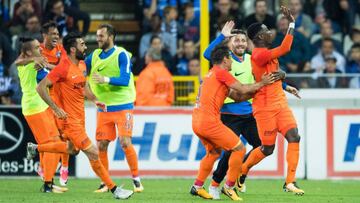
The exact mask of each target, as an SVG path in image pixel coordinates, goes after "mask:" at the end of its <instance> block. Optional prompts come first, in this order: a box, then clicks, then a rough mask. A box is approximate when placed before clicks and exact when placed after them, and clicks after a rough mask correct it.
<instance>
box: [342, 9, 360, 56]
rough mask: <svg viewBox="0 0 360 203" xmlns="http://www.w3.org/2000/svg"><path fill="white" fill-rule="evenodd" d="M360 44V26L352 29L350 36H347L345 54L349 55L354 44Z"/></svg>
mask: <svg viewBox="0 0 360 203" xmlns="http://www.w3.org/2000/svg"><path fill="white" fill-rule="evenodd" d="M359 6H360V5H359ZM356 43H359V44H360V26H359V25H355V26H353V27H352V29H351V32H350V34H349V35H346V36H345V38H344V54H345V55H347V54H349V50H350V48H351V47H352V45H353V44H356Z"/></svg>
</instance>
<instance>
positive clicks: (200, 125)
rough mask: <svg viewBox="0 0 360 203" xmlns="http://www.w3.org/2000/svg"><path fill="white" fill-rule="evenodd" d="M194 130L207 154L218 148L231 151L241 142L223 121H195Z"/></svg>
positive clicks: (193, 123)
mask: <svg viewBox="0 0 360 203" xmlns="http://www.w3.org/2000/svg"><path fill="white" fill-rule="evenodd" d="M192 128H193V131H194V132H195V134H196V135H197V136H198V137H199V139H200V141H201V142H202V144H203V145H204V147H205V149H206V151H207V152H209V151H211V150H213V149H218V148H221V149H224V150H226V151H229V150H232V149H234V148H235V147H236V146H237V145H238V144H239V143H240V142H241V141H240V139H239V137H238V136H236V135H235V133H234V132H233V131H232V130H230V128H228V127H226V126H225V125H224V124H223V123H222V122H221V121H217V122H198V121H194V120H193V122H192Z"/></svg>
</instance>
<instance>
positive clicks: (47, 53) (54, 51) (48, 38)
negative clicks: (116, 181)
mask: <svg viewBox="0 0 360 203" xmlns="http://www.w3.org/2000/svg"><path fill="white" fill-rule="evenodd" d="M41 33H42V36H43V38H44V42H43V43H42V44H41V45H40V47H41V55H42V57H39V56H32V57H27V58H23V57H19V59H18V60H16V64H17V65H26V64H28V63H30V62H32V61H35V62H36V64H37V66H39V68H44V70H52V69H53V68H54V67H55V66H56V65H57V64H59V62H60V59H61V57H62V56H65V55H66V52H65V50H64V48H63V46H62V45H61V44H60V43H59V40H60V37H59V31H58V29H57V26H56V23H55V22H48V23H45V24H44V25H43V26H42V29H41ZM43 73H44V74H47V72H43ZM58 88H59V87H58V85H57V84H54V85H53V86H52V87H51V88H50V89H49V91H50V96H51V98H52V99H53V101H54V102H55V103H56V105H58V106H59V107H62V102H61V100H60V99H59V97H60V96H59V92H60V91H59V89H58ZM54 117H55V121H56V126H57V128H58V130H59V132H60V135H61V137H62V138H63V139H64V138H65V137H66V136H65V135H64V133H63V131H64V122H63V121H62V120H60V119H58V118H57V117H56V116H55V115H54ZM56 159H57V160H59V159H60V156H57V157H56ZM54 164H55V165H56V167H57V164H58V163H57V162H55V163H54ZM68 167H69V154H67V153H63V154H61V168H60V178H59V182H60V185H62V186H66V184H67V181H68ZM38 174H39V175H40V176H41V177H42V176H43V170H42V167H41V165H40V167H39V169H38Z"/></svg>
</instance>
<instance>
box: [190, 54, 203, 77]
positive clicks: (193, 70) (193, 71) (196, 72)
mask: <svg viewBox="0 0 360 203" xmlns="http://www.w3.org/2000/svg"><path fill="white" fill-rule="evenodd" d="M188 67H189V74H190V75H192V76H198V77H199V79H200V73H201V67H200V60H199V58H198V57H195V58H192V59H190V60H189V63H188Z"/></svg>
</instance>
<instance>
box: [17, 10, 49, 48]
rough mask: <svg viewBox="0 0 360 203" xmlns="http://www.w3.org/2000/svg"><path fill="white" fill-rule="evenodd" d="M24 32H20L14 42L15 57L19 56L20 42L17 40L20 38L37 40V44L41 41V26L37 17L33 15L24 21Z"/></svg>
mask: <svg viewBox="0 0 360 203" xmlns="http://www.w3.org/2000/svg"><path fill="white" fill-rule="evenodd" d="M25 28H26V30H25V32H22V33H20V34H19V35H18V37H17V39H16V42H15V52H16V55H18V54H19V50H20V42H19V39H20V38H21V37H30V38H33V39H37V40H38V41H39V42H42V41H43V38H42V35H41V32H40V31H41V25H40V20H39V17H37V15H35V14H33V15H31V16H30V17H29V18H28V19H26V25H25Z"/></svg>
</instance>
